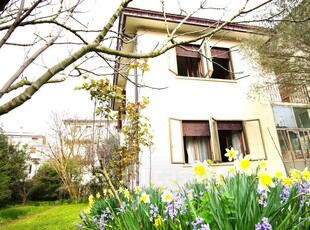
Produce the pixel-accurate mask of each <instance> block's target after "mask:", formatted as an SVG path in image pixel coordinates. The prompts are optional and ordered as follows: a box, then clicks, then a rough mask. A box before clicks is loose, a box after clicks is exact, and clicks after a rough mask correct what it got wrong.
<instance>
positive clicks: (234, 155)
mask: <svg viewBox="0 0 310 230" xmlns="http://www.w3.org/2000/svg"><path fill="white" fill-rule="evenodd" d="M225 150H226V153H225V155H224V156H225V157H228V160H229V161H232V160H233V159H236V158H237V155H238V153H239V151H238V150H234V148H233V147H231V148H230V149H228V148H227V149H225Z"/></svg>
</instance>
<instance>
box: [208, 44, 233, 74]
mask: <svg viewBox="0 0 310 230" xmlns="http://www.w3.org/2000/svg"><path fill="white" fill-rule="evenodd" d="M211 55H212V63H213V73H212V76H211V78H216V79H233V74H232V67H231V61H230V55H229V49H226V48H218V47H213V48H212V49H211Z"/></svg>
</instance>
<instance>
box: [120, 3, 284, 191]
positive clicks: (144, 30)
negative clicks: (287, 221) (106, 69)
mask: <svg viewBox="0 0 310 230" xmlns="http://www.w3.org/2000/svg"><path fill="white" fill-rule="evenodd" d="M135 12H136V11H135V10H134V9H133V10H132V11H131V10H130V9H129V13H128V14H127V15H126V11H125V20H124V21H123V23H125V24H124V25H123V28H126V29H125V33H126V34H131V33H134V34H135V35H139V36H138V38H137V45H136V47H135V52H137V53H140V52H141V53H145V52H147V51H150V50H152V49H153V48H154V47H155V46H156V44H160V43H162V41H164V40H165V39H166V36H167V34H166V31H165V30H161V29H164V28H163V27H162V28H161V27H160V24H159V22H158V21H159V19H158V18H156V21H155V20H153V18H154V15H155V16H156V15H157V14H156V13H154V12H151V11H138V12H136V14H135ZM134 14H135V15H134ZM142 25H143V26H142ZM161 25H163V24H161ZM191 26H192V28H193V27H194V25H191ZM192 28H190V27H189V25H187V27H185V31H186V29H192ZM197 28H201V27H197ZM226 32H228V33H227V36H226V37H216V36H213V37H212V38H211V39H210V40H209V42H208V44H206V46H207V48H206V49H207V50H205V51H204V52H205V53H208V52H209V51H210V50H208V49H210V48H214V50H215V49H216V48H218V49H219V50H220V49H221V48H225V49H224V50H227V52H228V53H229V61H230V66H229V68H232V73H231V76H227V77H221V76H220V77H217V78H215V77H214V76H215V75H214V73H215V71H216V68H217V67H216V64H215V62H216V61H215V60H217V59H216V58H217V57H216V56H214V57H212V58H213V59H212V60H213V63H211V65H213V72H212V73H207V72H208V71H209V70H210V66H208V65H209V64H210V63H209V64H208V62H207V61H206V60H203V57H199V58H200V64H199V65H198V66H200V65H201V66H200V67H199V68H201V70H202V72H203V73H202V75H201V76H199V77H198V76H195V77H194V76H183V75H181V74H180V71H182V70H181V69H182V68H183V67H184V63H183V67H182V65H181V66H178V65H180V64H178V62H180V60H181V59H177V56H181V55H184V56H186V55H187V54H180V53H181V52H182V51H178V50H177V49H172V50H170V51H168V52H167V53H165V54H163V55H161V56H159V57H156V58H153V59H149V60H148V64H149V67H150V70H149V71H146V72H145V73H144V74H143V76H141V75H140V76H138V83H140V84H142V85H146V86H151V87H152V88H150V87H143V88H139V89H138V93H139V94H138V98H139V100H141V97H143V96H145V97H148V98H149V99H150V105H149V106H148V108H147V109H146V110H145V111H144V112H143V113H144V115H145V116H147V117H148V118H149V119H150V123H151V125H152V129H153V132H154V140H153V141H154V147H153V150H152V154H151V158H150V151H149V148H146V149H145V151H143V152H142V153H141V167H140V172H139V184H140V185H148V184H150V183H154V184H156V185H165V186H170V185H171V184H172V181H178V182H179V183H182V182H185V181H187V180H188V179H191V178H192V171H193V163H194V162H195V161H197V160H198V161H202V160H204V159H211V160H213V161H215V162H216V163H215V164H213V165H212V166H210V167H213V168H214V170H215V171H218V172H221V173H225V172H227V170H228V168H229V167H231V166H232V165H233V163H231V162H226V159H224V156H223V155H224V153H225V148H229V147H232V146H233V147H234V148H235V149H239V151H240V152H242V154H243V155H246V154H250V155H251V156H252V161H253V163H254V164H256V163H258V162H259V161H260V160H266V162H267V164H268V165H269V166H270V167H269V168H270V170H271V172H275V171H281V172H283V173H284V174H285V169H284V165H283V162H282V160H281V156H280V152H279V149H280V148H279V143H278V141H277V131H276V125H275V122H274V118H273V110H272V107H271V105H270V103H269V102H268V101H267V100H263V99H260V100H253V99H249V98H248V96H247V95H248V92H249V89H250V85H251V83H252V81H253V80H255V79H253V76H254V75H253V76H252V75H251V70H250V69H249V68H248V66H249V65H248V64H247V63H248V61H247V60H245V59H244V57H242V55H241V54H240V53H239V51H238V46H239V45H240V41H239V38H240V37H244V36H246V31H241V28H240V31H234V32H232V33H229V31H226ZM131 35H132V34H131ZM221 36H222V35H221ZM188 38H189V37H188ZM183 39H186V37H183ZM195 45H197V47H203V46H204V45H205V44H204V43H203V42H202V41H197V42H196V43H191V46H195ZM122 47H123V49H124V50H129V51H134V49H133V47H129V46H126V45H124V44H123V46H122ZM203 49H204V48H203ZM211 51H212V49H211ZM185 53H186V51H185ZM210 54H212V55H216V54H215V52H214V51H213V53H212V52H210V53H209V55H210ZM194 56H195V55H194ZM219 59H221V58H220V57H219ZM211 69H212V68H211ZM187 70H188V69H187ZM139 74H141V71H140V72H139V71H138V75H139ZM134 75H135V72H134V71H133V70H130V71H129V73H128V76H129V78H131V80H132V81H134V77H133V76H134ZM114 82H115V83H117V84H118V85H119V86H122V87H124V88H125V89H126V97H127V99H128V100H130V101H134V99H135V86H134V85H133V84H132V83H130V82H128V81H127V82H126V81H124V80H123V79H121V76H120V75H119V76H117V78H116V79H114ZM202 142H203V143H204V144H203V145H201V143H202ZM202 146H204V147H202ZM195 148H196V149H195ZM202 148H204V149H202ZM197 149H198V150H197Z"/></svg>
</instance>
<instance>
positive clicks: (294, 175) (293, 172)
mask: <svg viewBox="0 0 310 230" xmlns="http://www.w3.org/2000/svg"><path fill="white" fill-rule="evenodd" d="M290 176H291V178H292V179H293V180H294V181H300V180H301V173H300V171H299V170H298V169H291V170H290Z"/></svg>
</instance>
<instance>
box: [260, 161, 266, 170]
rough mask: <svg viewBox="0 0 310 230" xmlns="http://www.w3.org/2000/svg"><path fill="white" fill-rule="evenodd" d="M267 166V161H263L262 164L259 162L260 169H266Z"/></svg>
mask: <svg viewBox="0 0 310 230" xmlns="http://www.w3.org/2000/svg"><path fill="white" fill-rule="evenodd" d="M266 166H267V163H266V161H261V162H259V167H260V168H261V169H265V168H266Z"/></svg>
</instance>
